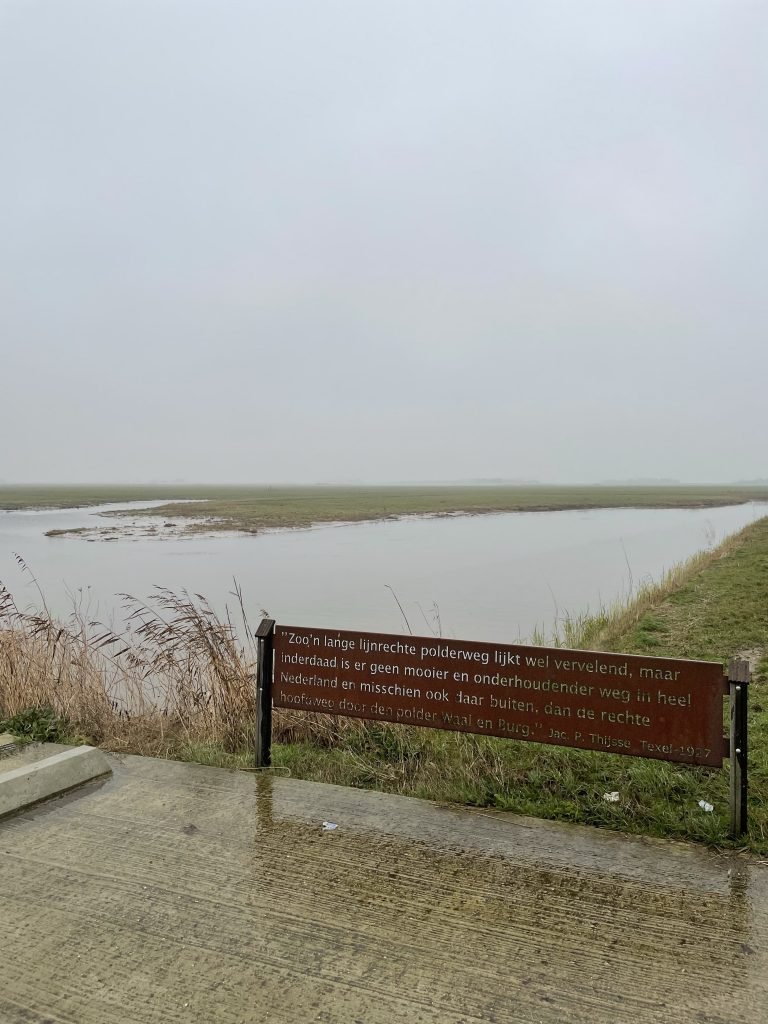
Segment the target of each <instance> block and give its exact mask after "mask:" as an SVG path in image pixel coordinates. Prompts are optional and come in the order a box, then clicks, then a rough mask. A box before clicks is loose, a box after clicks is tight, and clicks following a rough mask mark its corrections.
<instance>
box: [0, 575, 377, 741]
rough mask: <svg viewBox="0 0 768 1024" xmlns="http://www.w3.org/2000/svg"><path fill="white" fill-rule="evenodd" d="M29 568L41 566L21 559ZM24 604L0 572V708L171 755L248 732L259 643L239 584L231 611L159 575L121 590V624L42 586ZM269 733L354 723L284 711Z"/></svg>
mask: <svg viewBox="0 0 768 1024" xmlns="http://www.w3.org/2000/svg"><path fill="white" fill-rule="evenodd" d="M18 561H19V564H20V565H21V566H22V568H23V569H24V570H25V571H26V572H27V573H28V574H29V575H30V578H31V579H32V581H33V583H35V586H37V582H36V580H35V579H34V576H33V575H32V573H31V572H30V570H29V568H28V567H27V566H26V564H25V563H24V562H23V560H22V559H18ZM37 595H38V600H37V603H36V606H35V607H33V608H31V609H29V608H25V609H22V608H20V607H19V606H18V604H17V603H16V601H15V600H14V597H13V595H12V594H11V592H10V591H9V590H8V588H7V587H6V586H5V585H4V584H3V583H2V582H0V719H3V718H6V719H7V718H12V717H13V716H15V715H17V714H19V713H20V712H23V711H27V710H29V709H30V708H38V709H42V708H50V709H51V710H52V711H53V712H54V713H55V715H56V716H58V717H59V718H61V719H63V720H64V721H65V722H66V723H68V724H69V726H71V728H72V729H73V731H75V732H77V733H79V734H80V735H82V736H84V737H87V738H89V739H91V740H92V741H94V742H96V743H99V744H101V745H103V746H105V747H108V748H110V749H112V750H122V751H129V752H133V753H142V754H148V755H156V756H173V754H174V753H175V752H177V751H178V750H179V748H180V747H183V746H185V745H189V744H209V745H216V746H219V747H221V748H223V749H224V750H225V751H231V752H236V751H240V750H243V749H244V748H247V747H249V746H250V745H251V744H252V743H253V730H254V721H255V707H256V704H255V697H256V668H257V643H256V640H255V637H254V634H253V631H252V629H251V626H250V624H249V622H248V618H247V615H246V613H245V608H244V602H243V595H242V593H241V591H240V589H239V587H238V586H237V584H235V588H234V591H233V595H232V596H233V599H234V605H233V609H234V614H231V613H230V610H229V608H227V609H226V610H225V614H224V616H223V617H221V616H219V615H218V614H217V613H216V612H215V611H214V609H213V608H212V607H211V605H210V604H209V602H208V601H207V599H206V598H205V597H203V596H202V595H201V594H189V593H187V592H186V591H184V592H181V593H175V592H173V591H171V590H168V589H167V588H164V587H156V588H155V589H154V591H153V593H152V595H151V596H150V597H149V598H148V599H147V600H140V599H138V598H136V597H133V596H132V595H130V594H122V595H119V596H120V598H121V602H122V620H123V622H124V623H125V626H124V628H123V629H122V630H119V631H118V630H115V629H113V628H111V627H107V626H106V625H104V624H103V623H101V622H100V621H97V620H95V619H92V618H90V617H89V616H88V614H87V610H84V609H83V608H82V607H81V606H79V605H77V604H76V603H75V602H73V609H72V612H71V613H70V614H69V615H68V616H67V617H65V618H63V619H62V618H57V617H56V616H54V615H53V614H52V613H51V612H50V610H49V608H48V606H47V603H46V601H45V596H44V594H43V593H42V591H41V590H40V588H39V587H37ZM273 722H274V736H275V739H276V740H283V741H286V742H293V741H300V740H306V739H311V740H312V741H313V742H315V743H319V744H321V745H324V746H326V745H332V744H333V743H335V742H336V741H337V739H338V738H339V734H340V732H342V731H344V729H345V728H357V727H359V726H358V723H351V722H347V721H343V720H335V719H331V718H329V716H325V715H324V716H318V715H314V714H312V713H308V712H301V711H279V712H276V714H275V716H274V720H273Z"/></svg>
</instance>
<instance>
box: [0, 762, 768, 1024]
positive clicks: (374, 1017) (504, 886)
mask: <svg viewBox="0 0 768 1024" xmlns="http://www.w3.org/2000/svg"><path fill="white" fill-rule="evenodd" d="M111 761H112V765H113V769H114V774H113V776H111V777H108V778H107V780H106V781H103V782H95V783H91V784H89V785H88V786H86V787H84V788H82V789H80V790H78V791H76V792H75V793H73V794H70V795H69V796H66V797H62V798H60V799H57V800H54V801H51V802H49V803H47V804H44V805H40V806H38V807H36V808H34V809H31V810H29V811H27V812H25V813H23V814H21V815H17V816H16V817H13V818H9V819H6V820H5V821H2V822H0V1021H2V1022H3V1024H6V1022H10V1024H22V1022H23V1024H43V1022H45V1024H112V1022H115V1024H129V1022H130V1024H177V1022H184V1024H186V1022H199V1024H240V1022H248V1024H251V1022H260V1024H261V1022H269V1024H282V1022H286V1024H287V1022H291V1024H297V1022H302V1024H303V1022H313V1021H314V1022H324V1024H332V1022H333V1024H385V1022H386V1024H392V1022H408V1024H459V1022H470V1021H495V1022H499V1024H511V1022H520V1024H534V1022H537V1024H571V1022H583V1024H623V1022H629V1024H650V1022H654V1024H656V1022H658V1024H662V1022H663V1024H676V1022H685V1024H746V1022H749V1024H764V1022H765V1021H766V1019H768V868H767V867H765V866H762V865H760V864H758V863H756V862H755V861H753V860H748V859H745V858H739V857H733V858H727V857H720V856H716V855H714V854H709V853H708V852H707V851H705V850H702V849H698V848H691V847H685V846H681V845H678V844H669V843H659V842H652V841H642V840H632V839H626V838H622V837H620V836H615V835H611V834H608V833H604V832H600V831H598V830H592V829H583V828H576V827H568V826H558V825H551V824H547V823H544V822H539V821H535V820H532V819H526V818H512V817H510V816H508V815H507V816H504V815H497V814H492V813H484V812H480V811H477V812H472V811H464V810H451V809H445V808H440V807H437V806H435V805H433V804H429V803H423V802H420V801H416V800H409V799H406V798H403V797H391V796H384V795H382V794H377V793H368V792H361V791H356V790H347V789H341V788H337V787H334V786H324V785H319V784H313V783H304V782H297V781H293V780H290V779H283V778H270V777H265V776H254V775H248V774H244V773H233V772H228V771H223V770H220V769H214V768H202V767H198V766H192V765H182V764H177V763H173V762H166V761H156V760H151V759H146V758H136V757H126V758H124V759H118V758H112V759H111ZM323 821H331V822H334V823H336V824H337V825H338V828H336V829H335V830H327V831H324V830H323V827H322V822H323Z"/></svg>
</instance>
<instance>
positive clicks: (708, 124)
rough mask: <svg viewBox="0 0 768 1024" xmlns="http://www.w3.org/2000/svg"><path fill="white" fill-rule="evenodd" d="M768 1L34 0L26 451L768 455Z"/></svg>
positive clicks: (255, 461) (0, 218)
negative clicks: (767, 55) (767, 128)
mask: <svg viewBox="0 0 768 1024" xmlns="http://www.w3.org/2000/svg"><path fill="white" fill-rule="evenodd" d="M766 53H768V6H766V5H765V3H763V2H754V3H752V2H745V0H720V2H717V0H677V2H676V0H600V2H597V0H582V2H579V3H576V2H574V0H462V2H454V0H269V2H260V0H242V2H233V0H0V140H1V141H0V146H1V147H2V150H1V152H0V354H1V356H2V361H1V368H0V372H1V373H2V389H1V390H2V396H1V399H2V401H1V404H2V409H3V422H4V431H3V440H2V442H0V446H1V447H0V480H5V481H6V482H11V481H19V482H23V481H73V480H79V481H107V480H110V481H121V480H125V481H134V480H135V481H146V480H151V479H154V480H168V479H184V480H188V481H211V482H218V481H232V482H263V481H286V480H291V481H297V482H304V481H306V482H310V481H316V480H361V481H383V480H403V479H414V480H415V479H459V478H477V477H508V478H535V479H540V480H545V481H564V482H569V481H579V480H597V479H606V478H627V477H677V478H680V479H683V480H728V479H739V478H751V477H756V476H768V456H767V454H766V451H767V448H766V419H767V418H768V417H767V412H766V410H767V409H768V403H767V402H766V381H767V378H768V374H767V373H766V371H767V370H768V346H767V345H766V326H768V289H767V287H766V282H767V281H768V259H767V258H766V245H767V244H768V242H767V239H768V217H767V216H766V187H767V186H766V183H767V182H768V138H767V136H766V126H767V125H768V117H767V116H766V115H767V114H768V110H767V109H766V108H767V107H768V62H767V61H766Z"/></svg>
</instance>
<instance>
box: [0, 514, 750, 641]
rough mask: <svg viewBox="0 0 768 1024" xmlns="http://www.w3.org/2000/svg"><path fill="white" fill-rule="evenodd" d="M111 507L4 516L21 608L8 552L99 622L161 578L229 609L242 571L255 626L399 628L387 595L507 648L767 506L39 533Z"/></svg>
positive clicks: (6, 567)
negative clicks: (245, 532)
mask: <svg viewBox="0 0 768 1024" xmlns="http://www.w3.org/2000/svg"><path fill="white" fill-rule="evenodd" d="M149 504H151V503H149V502H143V503H141V507H147V506H148V505H149ZM116 507H120V508H125V507H126V506H125V505H121V506H109V505H103V506H98V507H91V508H87V509H68V510H46V511H25V512H0V580H2V582H3V583H4V584H5V585H6V586H8V587H9V589H11V590H12V592H13V593H14V595H15V597H16V601H17V604H19V605H20V606H22V607H26V606H29V605H34V604H35V602H36V600H37V597H36V591H35V588H34V586H33V585H32V584H31V581H30V578H29V575H27V574H25V573H24V572H23V571H22V570H21V569H20V567H19V565H18V564H17V562H16V560H15V557H14V556H15V554H19V555H21V556H22V557H23V558H24V559H25V561H26V562H27V564H28V566H29V567H30V569H31V570H32V572H34V574H35V576H36V577H37V579H38V581H39V583H40V586H41V588H42V590H43V591H44V593H45V597H46V600H47V602H48V606H49V608H50V609H51V610H52V611H53V612H54V613H56V614H66V613H68V612H70V611H71V610H72V606H73V602H75V601H76V602H78V603H80V604H81V605H84V606H85V607H86V608H87V610H88V614H89V615H90V616H91V617H96V618H99V619H101V620H102V621H105V622H110V623H115V624H119V621H120V612H119V609H120V602H119V599H118V598H117V597H116V596H115V595H116V594H118V593H124V592H128V593H131V594H133V595H134V596H136V597H141V598H146V597H147V596H148V595H149V594H151V591H152V588H153V587H154V586H156V585H161V586H165V587H169V588H171V589H174V590H182V589H187V590H189V591H190V592H194V593H200V594H204V595H206V597H207V598H208V599H209V600H210V601H211V602H212V603H213V605H214V606H215V607H216V608H217V609H219V610H223V608H224V606H225V604H227V603H229V604H230V605H232V604H233V603H234V602H233V598H232V596H231V592H232V590H233V580H235V579H236V580H237V582H238V584H239V585H240V586H241V588H242V590H243V593H244V598H245V603H246V610H247V614H248V617H249V620H250V621H251V624H252V625H255V624H256V623H257V622H258V620H259V618H260V616H261V610H262V609H265V610H266V611H268V612H269V614H270V615H271V616H272V617H273V618H275V619H277V620H278V622H283V623H286V624H290V625H306V626H325V627H336V628H348V629H361V630H378V631H382V632H398V633H399V632H404V631H405V630H406V627H405V623H404V621H403V615H402V614H401V612H400V610H399V609H398V606H397V603H396V601H395V598H394V596H393V591H394V594H396V595H397V598H398V599H399V601H400V603H401V604H402V606H403V610H404V613H405V615H406V616H407V618H408V621H409V622H410V625H411V629H412V631H413V632H414V633H417V634H419V633H421V634H429V633H431V632H438V631H440V632H441V633H442V635H443V636H455V637H461V638H465V639H474V640H488V641H498V642H510V643H514V642H516V641H519V640H524V639H526V638H528V637H530V635H531V633H532V631H533V630H534V629H535V628H537V627H538V628H543V629H544V630H546V631H550V630H551V629H552V627H553V626H554V624H555V622H556V619H557V618H558V616H562V615H563V613H564V612H566V611H567V612H569V613H571V614H579V613H581V612H585V611H589V610H590V609H591V610H596V609H597V608H598V607H599V606H600V604H601V603H610V602H611V601H613V600H615V599H616V598H619V597H626V596H627V595H628V594H629V592H630V590H631V588H632V587H633V586H634V587H637V585H638V584H639V583H641V582H643V581H645V580H647V579H648V578H652V579H657V578H658V577H659V576H660V575H661V574H662V573H663V572H664V570H665V569H668V568H670V567H671V566H672V565H674V564H675V563H676V562H679V561H681V560H683V559H685V558H687V557H689V556H690V555H692V554H694V553H695V552H696V551H699V550H701V549H702V548H706V547H708V546H710V545H712V544H714V543H717V542H718V541H719V540H721V539H722V538H723V537H725V536H727V535H728V534H730V533H733V532H735V531H737V530H739V529H741V528H742V527H743V526H745V525H746V524H747V523H750V522H752V521H753V520H755V519H757V518H759V517H760V516H763V515H766V514H768V506H766V505H764V504H747V505H738V506H730V507H726V508H714V509H673V510H672V509H599V510H592V511H575V512H525V513H504V514H498V515H485V516H456V517H448V518H440V519H416V518H413V519H405V520H400V521H394V522H393V521H385V522H378V523H359V524H354V525H333V526H323V527H317V528H313V529H309V530H282V531H275V532H266V533H262V534H259V535H256V536H237V535H219V536H214V537H195V538H173V539H165V538H163V539H159V538H158V539H139V540H137V539H119V540H116V541H112V542H97V543H88V542H87V541H85V540H83V539H82V538H78V537H46V536H45V532H46V531H47V530H51V529H71V528H76V527H80V526H93V525H101V524H104V522H105V520H103V519H102V520H99V517H98V516H99V513H100V512H103V511H107V510H109V509H111V508H116ZM114 522H115V520H112V523H114ZM390 587H391V588H392V590H390V589H388V588H390Z"/></svg>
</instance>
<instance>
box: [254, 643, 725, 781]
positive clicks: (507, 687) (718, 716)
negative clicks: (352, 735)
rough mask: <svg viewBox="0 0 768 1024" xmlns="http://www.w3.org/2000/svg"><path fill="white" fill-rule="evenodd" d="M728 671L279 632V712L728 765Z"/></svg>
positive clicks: (599, 656)
mask: <svg viewBox="0 0 768 1024" xmlns="http://www.w3.org/2000/svg"><path fill="white" fill-rule="evenodd" d="M723 686H724V675H723V667H722V665H720V664H717V663H716V662H708V661H685V660H678V659H671V658H645V657H637V656H635V655H627V654H604V653H593V652H588V651H575V650H563V649H560V648H544V647H527V646H522V645H509V644H488V643H476V642H473V641H458V640H444V639H441V638H435V637H417V636H399V635H396V634H385V633H357V632H351V631H348V630H330V629H310V628H306V627H299V626H297V627H294V626H277V627H276V628H275V631H274V668H273V674H272V703H273V704H274V706H275V707H282V708H294V709H299V710H303V711H315V712H321V713H324V714H329V715H344V716H350V717H353V718H365V719H372V720H377V721H382V722H394V723H396V724H398V725H419V726H425V727H428V728H431V729H450V730H454V731H457V732H470V733H478V734H480V735H485V736H502V737H505V738H507V739H516V740H528V741H532V742H536V743H552V744H557V745H558V746H565V747H580V748H583V749H587V750H601V751H604V752H606V753H613V754H631V755H633V756H635V757H651V758H658V759H660V760H664V761H679V762H684V763H687V764H701V765H712V766H715V767H720V766H721V765H722V763H723V755H724V740H723V692H724V690H723Z"/></svg>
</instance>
